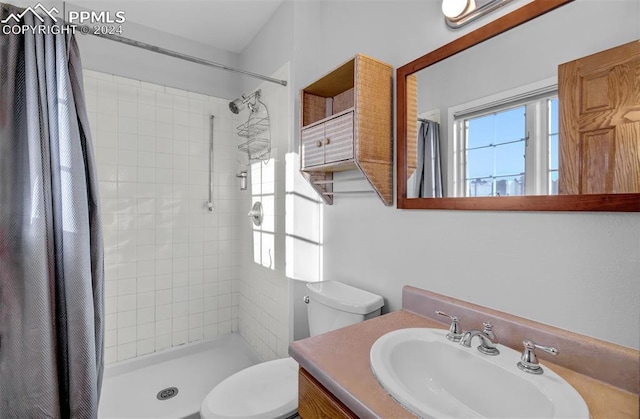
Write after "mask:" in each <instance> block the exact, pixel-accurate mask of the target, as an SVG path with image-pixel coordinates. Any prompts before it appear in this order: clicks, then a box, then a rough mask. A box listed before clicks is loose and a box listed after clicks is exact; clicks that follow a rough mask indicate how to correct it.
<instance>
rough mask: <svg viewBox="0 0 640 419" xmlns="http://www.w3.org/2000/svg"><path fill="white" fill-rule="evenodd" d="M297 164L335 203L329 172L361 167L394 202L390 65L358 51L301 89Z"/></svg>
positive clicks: (386, 198)
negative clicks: (298, 159)
mask: <svg viewBox="0 0 640 419" xmlns="http://www.w3.org/2000/svg"><path fill="white" fill-rule="evenodd" d="M300 103H301V107H300V108H301V111H300V127H301V128H300V168H301V169H300V170H301V173H302V175H303V176H304V177H305V178H306V179H307V181H309V183H311V186H312V187H313V188H314V189H315V190H316V191H317V192H318V194H319V195H320V197H322V200H323V201H324V202H325V203H326V204H328V205H331V204H333V197H334V189H333V182H334V179H333V173H334V172H339V171H347V170H359V171H360V172H362V174H363V175H364V178H365V179H366V180H367V181H368V182H369V184H370V185H371V187H372V188H373V190H374V191H375V192H376V193H377V194H378V196H379V197H380V199H382V201H383V202H384V203H385V205H392V204H393V122H392V121H393V120H392V104H393V68H392V67H391V66H390V65H389V64H385V63H383V62H381V61H378V60H375V59H373V58H370V57H367V56H365V55H362V54H358V55H356V56H355V57H354V58H353V59H351V60H349V61H347V62H346V63H344V64H342V65H341V66H339V67H338V68H336V69H335V70H333V71H331V72H330V73H328V74H327V75H325V76H323V77H322V78H320V79H319V80H317V81H315V82H314V83H312V84H310V85H309V86H307V87H305V88H304V89H302V90H301V92H300Z"/></svg>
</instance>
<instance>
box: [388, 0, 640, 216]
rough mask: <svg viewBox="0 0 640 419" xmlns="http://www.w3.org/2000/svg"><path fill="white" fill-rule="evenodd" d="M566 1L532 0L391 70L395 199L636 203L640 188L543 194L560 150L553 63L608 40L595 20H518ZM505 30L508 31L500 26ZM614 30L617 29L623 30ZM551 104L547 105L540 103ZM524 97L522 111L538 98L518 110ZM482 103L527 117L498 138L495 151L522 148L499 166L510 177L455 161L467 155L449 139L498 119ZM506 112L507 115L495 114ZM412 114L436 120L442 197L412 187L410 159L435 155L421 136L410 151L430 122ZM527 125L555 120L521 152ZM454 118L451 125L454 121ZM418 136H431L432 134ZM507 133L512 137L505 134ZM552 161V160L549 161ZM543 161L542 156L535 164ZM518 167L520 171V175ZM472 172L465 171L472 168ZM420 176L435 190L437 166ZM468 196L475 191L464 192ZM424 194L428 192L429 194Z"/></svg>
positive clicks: (404, 204)
mask: <svg viewBox="0 0 640 419" xmlns="http://www.w3.org/2000/svg"><path fill="white" fill-rule="evenodd" d="M571 1H572V0H553V1H544V2H543V1H533V2H530V3H528V4H526V5H524V6H522V7H520V8H519V9H516V10H515V11H513V12H511V13H509V14H507V15H505V16H503V17H501V18H499V19H496V20H494V21H493V22H491V23H489V24H487V25H485V26H483V27H481V28H479V29H477V30H475V31H473V32H471V33H468V34H467V35H464V36H462V37H460V38H459V39H457V40H455V41H453V42H452V43H450V44H447V45H445V46H443V47H441V48H439V49H437V50H435V51H433V52H431V53H429V54H427V55H425V56H422V57H420V58H418V59H416V60H414V61H412V62H410V63H408V64H406V65H404V66H402V67H400V68H399V69H398V70H397V84H398V86H397V95H398V97H397V121H398V122H397V124H398V132H397V147H398V148H397V152H396V156H397V180H398V201H397V202H398V208H407V209H412V208H424V209H468V210H523V211H540V210H548V211H568V210H584V211H640V194H636V193H622V194H589V195H549V193H556V190H557V189H556V188H557V183H556V182H557V181H556V180H555V179H557V173H554V170H557V154H558V151H557V149H558V140H557V138H558V136H557V130H556V129H555V127H557V125H558V124H557V121H558V113H557V109H558V101H557V99H554V97H555V96H554V95H555V94H556V93H555V92H556V90H557V71H558V70H557V66H558V64H560V63H563V62H566V61H570V60H573V59H577V58H579V57H582V56H585V55H590V54H593V53H596V52H598V51H601V50H603V49H607V48H610V47H611V45H610V46H606V42H604V43H603V42H599V41H600V40H599V39H598V35H597V33H595V34H593V32H597V30H598V29H600V27H599V26H597V25H586V24H582V25H581V26H579V27H580V28H582V29H581V31H582V32H580V31H572V30H571V29H567V28H565V27H560V28H556V27H555V26H549V25H547V24H545V25H542V24H539V23H538V22H536V23H538V24H537V25H526V24H524V23H526V22H528V21H529V20H532V19H534V18H536V17H538V16H540V15H542V14H544V13H547V12H549V11H551V10H553V9H555V8H558V7H559V6H562V5H564V4H566V3H570V2H571ZM576 19H579V18H578V17H576ZM522 24H524V25H522ZM568 26H571V25H568ZM536 30H537V31H538V33H536V32H535V31H536ZM600 30H602V31H606V30H609V29H607V28H602V29H600ZM507 31H509V32H508V33H504V32H507ZM627 32H628V31H627ZM587 35H589V36H591V38H593V39H595V42H590V41H589V39H586V40H585V37H587ZM609 36H610V35H607V37H609ZM617 36H618V37H622V38H624V36H625V35H624V31H621V32H620V33H618V34H617ZM601 38H606V37H601ZM602 45H605V46H604V47H603V46H602ZM616 45H617V44H616ZM567 57H568V58H567ZM496 75H497V76H496ZM454 81H455V82H454ZM511 100H515V101H516V102H517V103H516V105H517V108H516V109H515V112H507V111H508V110H509V109H512V108H511V107H510V106H511V105H513V103H511V102H509V101H511ZM518 101H519V102H518ZM506 102H509V103H510V105H509V106H507V108H508V109H507V110H505V108H504V106H505V103H506ZM532 102H535V105H531V104H530V103H532ZM549 105H550V109H551V111H552V112H551V113H549V112H548V111H547V109H546V108H545V106H549ZM500 106H502V108H500ZM522 106H526V107H527V108H526V109H527V110H529V106H536V108H531V109H532V110H535V112H533V111H532V112H527V113H526V114H527V116H526V118H525V117H523V115H524V112H522V109H521V108H520V107H522ZM487 109H489V110H490V112H489V114H490V115H491V116H492V118H493V119H500V118H503V117H505V118H506V117H507V116H509V115H508V114H509V113H511V114H517V118H516V119H519V120H520V121H519V122H518V124H520V123H522V124H524V123H525V121H524V120H525V119H526V120H527V121H526V123H527V124H530V125H527V126H526V128H525V127H523V126H520V125H518V127H516V128H513V127H511V128H509V129H508V130H506V131H509V132H508V133H506V134H504V139H503V143H508V144H506V146H505V147H502V149H504V151H499V152H502V153H503V154H511V155H514V156H520V159H519V161H518V162H517V163H518V164H517V165H513V167H511V166H509V167H508V168H506V169H505V171H506V173H510V174H511V175H512V176H510V177H509V176H506V177H504V178H503V179H496V178H495V175H496V174H495V173H493V174H491V173H489V174H486V173H484V172H483V171H482V170H480V169H482V168H480V167H475V166H474V167H473V168H471V167H469V168H467V167H466V166H464V164H460V162H461V161H465V158H464V157H465V155H462V156H461V152H460V151H459V150H460V147H454V142H455V141H460V138H461V137H463V135H466V134H468V135H469V138H471V132H472V130H471V128H473V127H478V128H474V129H477V130H479V129H480V128H479V127H482V126H483V125H485V126H486V125H487V122H489V123H490V124H493V125H494V126H495V121H483V119H491V118H485V115H487V112H484V111H486V110H487ZM496 109H498V110H496ZM503 111H504V113H505V115H501V114H500V113H501V112H503ZM534 114H535V115H538V116H537V117H540V118H542V119H541V120H535V121H533V122H532V121H531V118H532V116H531V115H534ZM496 115H497V116H496ZM419 118H420V119H429V120H436V121H438V120H439V122H440V129H439V133H440V143H439V144H440V155H441V158H440V160H439V161H440V166H441V173H442V187H441V190H442V195H437V194H436V196H444V197H443V198H418V197H417V196H419V195H418V192H417V189H423V187H424V185H423V187H418V186H420V185H418V184H417V182H416V179H415V178H416V167H417V166H419V165H420V164H421V162H420V161H419V160H418V159H417V158H416V156H417V155H423V156H425V158H424V159H427V160H428V159H430V158H431V157H433V156H432V155H430V154H429V153H426V155H425V154H424V153H423V151H424V150H430V149H431V147H429V143H428V142H427V143H423V144H421V147H422V148H421V149H420V153H417V151H418V144H417V138H418V131H419V130H424V131H423V132H427V133H428V132H429V129H425V125H424V124H421V123H420V121H418V119H419ZM454 118H457V121H461V122H459V123H458V125H453V124H452V123H451V121H453V120H454ZM465 118H466V119H465ZM509 118H510V120H511V121H513V119H514V118H513V115H511V116H510V117H509ZM503 119H504V118H503ZM465 120H466V121H467V122H466V123H465V122H464V121H465ZM511 125H513V122H511ZM532 125H533V126H543V127H549V126H551V127H552V129H551V130H548V129H546V128H545V129H546V131H545V132H544V133H538V134H537V135H539V136H540V137H541V138H543V140H544V139H546V140H548V141H542V142H541V143H544V144H545V145H544V146H542V150H536V152H535V153H533V152H530V151H529V148H530V147H529V145H527V150H528V151H527V153H526V154H527V156H526V157H523V150H524V144H525V141H528V140H527V139H526V138H527V137H528V135H527V134H530V131H529V127H530V126H532ZM456 126H457V127H458V128H454V127H456ZM460 127H462V128H460ZM460 129H464V130H466V131H465V134H461V132H460V131H456V135H454V130H460ZM545 136H546V137H545ZM425 137H427V138H428V137H429V135H425ZM511 137H513V138H515V139H517V141H513V142H511V141H510V138H511ZM465 141H466V140H465ZM498 141H500V140H499V139H498ZM560 141H561V140H560ZM512 143H513V144H512ZM425 144H426V145H425ZM528 144H529V143H528ZM459 145H460V143H458V146H459ZM469 147H471V141H470V140H469ZM482 148H483V147H482V144H480V145H479V147H478V149H479V151H478V152H477V153H476V154H478V155H480V156H482V155H485V158H486V154H487V153H486V152H485V151H483V150H481V149H482ZM495 149H497V147H494V151H493V153H494V154H495V153H499V152H496V151H495ZM456 150H458V151H456ZM549 151H551V152H552V156H553V155H554V153H555V157H552V158H551V159H549V158H548V157H547V156H548V154H547V153H548V152H549ZM456 153H457V155H456ZM467 155H469V154H467ZM532 155H533V156H532ZM535 156H537V157H535ZM424 159H423V160H424ZM536 159H537V160H536ZM525 160H526V161H525ZM550 160H551V163H550V164H547V162H549V161H550ZM469 161H471V159H470V158H469ZM541 162H543V163H545V164H543V165H541V164H540V163H541ZM476 166H483V165H482V164H477V165H476ZM525 166H526V167H527V171H526V172H525V170H524V167H525ZM541 166H544V167H542V168H541ZM547 166H551V167H547ZM554 166H555V167H554ZM436 167H437V165H436ZM530 168H535V169H536V170H537V172H538V173H537V174H536V176H533V175H531V172H530V171H529V169H530ZM476 169H477V170H476ZM549 170H551V172H549ZM436 172H437V171H436ZM473 172H477V173H478V174H473ZM503 172H504V171H503ZM523 172H525V173H526V176H523V175H522V173H523ZM470 173H472V174H471V175H469V174H470ZM425 176H426V179H427V180H426V181H424V180H423V184H424V183H427V184H428V185H429V189H431V190H437V189H438V188H437V187H433V185H434V178H436V179H437V177H438V176H437V173H436V174H430V175H425ZM487 180H488V182H487ZM436 183H437V182H436ZM561 192H562V191H561ZM469 195H471V196H473V195H476V196H473V197H461V196H469ZM480 195H494V196H480ZM498 195H499V196H498ZM422 196H432V195H429V194H428V193H427V194H425V195H422Z"/></svg>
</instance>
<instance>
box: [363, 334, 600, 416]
mask: <svg viewBox="0 0 640 419" xmlns="http://www.w3.org/2000/svg"><path fill="white" fill-rule="evenodd" d="M446 333H447V331H446V330H440V329H425V328H414V329H399V330H395V331H393V332H390V333H387V334H385V335H383V336H382V337H380V338H379V339H378V340H377V341H376V342H375V343H374V344H373V346H372V347H371V369H372V370H373V373H374V375H375V376H376V378H377V379H378V381H379V382H380V384H381V385H382V387H384V389H385V390H386V391H387V392H388V393H389V394H390V395H391V396H392V397H393V398H394V399H396V400H397V401H398V402H399V403H400V404H402V405H403V406H404V407H405V408H407V409H408V410H410V411H412V412H413V413H415V414H416V415H418V416H421V417H428V418H468V417H485V418H536V419H539V418H572V419H574V418H576V419H577V418H584V419H589V409H588V407H587V404H586V403H585V401H584V399H583V398H582V397H581V396H580V394H578V392H577V391H576V390H575V389H574V388H573V387H571V385H569V384H568V383H567V382H566V381H565V380H563V379H562V378H560V376H558V375H557V374H556V373H554V372H553V371H551V370H550V369H549V367H546V366H543V367H544V374H542V375H534V374H529V373H526V372H524V371H521V370H520V369H519V368H518V367H517V366H516V364H517V363H518V361H519V360H520V353H519V352H517V351H514V350H513V349H511V348H508V347H506V346H503V345H498V349H499V350H500V354H499V355H497V356H488V355H484V354H481V353H480V352H478V350H477V349H476V347H477V346H478V345H479V344H480V340H479V339H477V338H475V339H474V340H473V342H472V345H471V348H465V347H463V346H461V345H460V344H458V343H454V342H450V341H449V340H447V339H446V338H445V335H446Z"/></svg>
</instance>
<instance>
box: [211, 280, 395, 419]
mask: <svg viewBox="0 0 640 419" xmlns="http://www.w3.org/2000/svg"><path fill="white" fill-rule="evenodd" d="M307 290H308V292H309V295H308V298H307V297H305V302H307V304H308V305H307V312H308V314H309V330H310V331H311V335H312V336H314V335H317V334H320V333H325V332H329V331H331V330H335V329H338V328H341V327H345V326H348V325H351V324H355V323H358V322H361V321H363V320H366V319H369V318H371V317H375V316H378V315H380V311H381V308H382V305H383V304H384V301H383V299H382V297H380V296H379V295H376V294H372V293H370V292H367V291H364V290H361V289H358V288H354V287H352V286H349V285H346V284H343V283H340V282H336V281H322V282H312V283H308V284H307ZM297 409H298V363H297V362H296V361H295V360H293V358H282V359H276V360H274V361H267V362H262V363H260V364H256V365H254V366H251V367H249V368H246V369H244V370H242V371H239V372H237V373H235V374H233V375H232V376H230V377H228V378H226V379H225V380H223V381H222V382H221V383H220V384H218V385H217V386H216V387H214V389H213V390H211V391H210V392H209V394H208V395H207V397H205V399H204V401H203V402H202V406H201V408H200V416H201V417H202V418H203V419H222V418H227V419H230V418H244V419H287V418H295V417H297Z"/></svg>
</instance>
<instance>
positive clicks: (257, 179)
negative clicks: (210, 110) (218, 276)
mask: <svg viewBox="0 0 640 419" xmlns="http://www.w3.org/2000/svg"><path fill="white" fill-rule="evenodd" d="M271 77H274V78H278V79H284V80H289V79H290V78H289V77H290V72H289V65H288V64H287V65H285V66H284V67H282V68H281V69H280V70H278V71H277V72H275V73H274V74H272V75H271ZM258 87H259V88H260V89H261V90H262V99H261V100H262V101H263V102H264V103H265V104H266V105H267V107H268V109H269V111H270V122H271V124H270V130H271V131H270V133H271V145H272V152H271V158H270V159H269V160H268V161H264V162H256V163H254V164H253V165H252V167H251V169H250V170H249V172H250V174H251V179H250V184H249V188H248V190H247V191H244V192H243V193H242V195H241V201H240V202H242V205H241V210H240V212H241V215H239V217H241V218H246V213H247V211H248V210H249V208H251V205H252V204H253V202H255V201H261V202H262V204H263V207H264V220H263V224H262V225H261V226H260V227H257V226H254V225H253V224H251V223H250V222H249V221H248V220H244V222H243V223H241V224H240V228H239V234H240V236H241V237H243V238H244V240H243V243H242V245H243V248H242V249H243V250H242V267H241V275H240V319H239V321H240V324H239V327H240V334H241V335H242V336H243V337H244V338H245V339H246V340H247V342H248V343H249V344H250V345H251V347H252V348H253V349H254V350H255V351H256V352H257V354H258V356H259V357H260V358H261V359H262V360H264V361H266V360H270V359H275V358H281V357H286V356H287V350H288V345H289V341H290V337H289V317H290V311H289V286H290V280H289V279H288V278H287V277H286V273H285V262H286V250H285V183H286V182H285V174H286V171H285V158H286V153H287V150H288V147H289V141H290V138H291V130H292V124H291V121H290V119H289V118H290V116H289V115H290V114H291V111H290V109H291V107H292V106H291V103H290V100H291V95H290V87H283V86H280V85H276V84H273V83H262V84H260V86H258ZM241 116H243V117H244V118H246V114H244V115H242V114H241Z"/></svg>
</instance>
